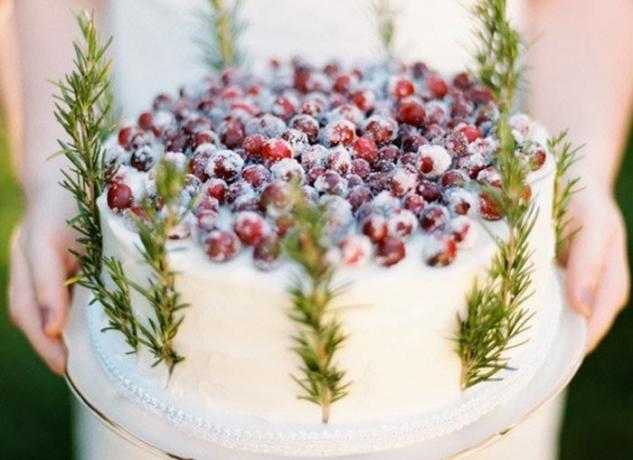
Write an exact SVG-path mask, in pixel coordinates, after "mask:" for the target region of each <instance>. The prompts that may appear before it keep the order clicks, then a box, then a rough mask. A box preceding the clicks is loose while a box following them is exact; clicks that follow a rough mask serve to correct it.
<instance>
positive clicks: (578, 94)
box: [529, 0, 633, 350]
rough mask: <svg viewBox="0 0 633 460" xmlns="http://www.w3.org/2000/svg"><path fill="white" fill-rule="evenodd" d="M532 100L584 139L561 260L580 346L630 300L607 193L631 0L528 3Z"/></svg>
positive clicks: (630, 40) (624, 129) (629, 71)
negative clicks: (583, 329)
mask: <svg viewBox="0 0 633 460" xmlns="http://www.w3.org/2000/svg"><path fill="white" fill-rule="evenodd" d="M529 7H530V19H531V28H532V33H533V35H535V36H537V37H538V38H537V39H536V41H535V43H534V44H533V45H532V46H531V49H530V58H531V62H530V66H531V68H532V71H531V73H530V78H529V80H530V98H531V100H530V103H531V112H532V114H533V115H534V117H535V118H536V119H538V120H540V121H542V122H543V123H544V124H545V126H546V127H547V128H548V129H549V130H550V131H551V132H552V133H556V132H558V131H561V130H563V129H567V128H569V135H570V138H571V139H572V140H573V142H575V143H576V144H583V143H584V144H586V145H585V147H584V148H583V150H582V151H581V155H582V157H583V158H582V160H581V161H580V162H578V163H577V165H576V167H575V168H574V171H573V174H574V175H577V176H580V177H581V180H582V186H583V187H584V190H582V191H581V192H580V193H578V194H577V195H576V196H575V197H574V199H573V201H572V205H571V213H572V217H573V219H574V222H573V225H575V226H581V227H582V230H581V231H580V233H578V234H577V235H576V237H575V238H574V239H573V240H572V242H571V244H570V247H569V251H568V257H567V269H568V270H567V283H568V284H567V287H568V294H569V298H570V301H571V302H572V305H573V306H574V307H575V308H577V309H578V310H579V311H580V312H582V313H583V314H585V315H586V316H587V317H588V319H589V343H588V349H589V350H592V349H594V348H595V346H596V345H597V344H598V343H599V341H600V340H601V339H602V338H603V337H604V335H605V334H606V332H607V331H608V330H609V328H610V327H611V324H612V323H613V321H614V320H615V317H616V316H617V314H618V312H619V311H620V310H621V308H622V307H623V306H624V305H625V303H626V301H627V299H628V296H629V268H628V260H627V247H626V231H625V227H624V221H623V219H622V215H621V213H620V210H619V209H618V206H617V204H616V203H615V199H614V196H613V183H614V179H615V177H616V176H617V172H618V167H619V165H620V159H621V156H622V153H623V150H624V148H625V142H626V139H627V135H628V133H629V128H630V122H631V117H630V116H631V109H632V107H633V2H631V0H610V1H608V2H600V3H599V4H598V2H595V1H594V0H573V1H572V0H531V2H530V4H529Z"/></svg>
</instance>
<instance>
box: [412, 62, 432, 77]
mask: <svg viewBox="0 0 633 460" xmlns="http://www.w3.org/2000/svg"><path fill="white" fill-rule="evenodd" d="M411 70H412V71H413V76H414V77H415V78H422V77H424V75H425V74H426V73H427V72H428V70H429V68H428V67H427V66H426V64H425V63H424V62H414V63H413V65H412V66H411Z"/></svg>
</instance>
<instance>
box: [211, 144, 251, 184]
mask: <svg viewBox="0 0 633 460" xmlns="http://www.w3.org/2000/svg"><path fill="white" fill-rule="evenodd" d="M243 167H244V160H242V158H240V156H239V155H238V154H237V153H235V152H233V151H232V150H217V151H215V152H213V153H212V154H211V156H210V157H209V163H208V165H207V174H208V175H209V176H211V177H218V178H220V179H224V180H225V181H229V182H230V181H232V180H234V179H236V178H237V177H238V176H239V175H240V173H241V172H242V168H243Z"/></svg>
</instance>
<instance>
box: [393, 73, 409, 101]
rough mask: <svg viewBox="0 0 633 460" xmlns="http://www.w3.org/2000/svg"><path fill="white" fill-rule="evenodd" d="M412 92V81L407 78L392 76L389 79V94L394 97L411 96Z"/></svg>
mask: <svg viewBox="0 0 633 460" xmlns="http://www.w3.org/2000/svg"><path fill="white" fill-rule="evenodd" d="M414 92H415V87H414V86H413V82H412V81H411V80H409V79H407V78H402V77H394V78H392V79H391V80H390V81H389V94H390V95H391V96H393V97H395V98H396V99H402V98H405V97H407V96H411V95H412V94H413V93H414Z"/></svg>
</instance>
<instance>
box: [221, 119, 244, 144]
mask: <svg viewBox="0 0 633 460" xmlns="http://www.w3.org/2000/svg"><path fill="white" fill-rule="evenodd" d="M219 133H220V140H221V141H222V143H223V144H224V145H225V146H226V147H228V148H230V149H234V148H236V147H240V146H241V145H242V142H244V126H243V125H242V122H241V121H240V120H238V119H232V120H227V121H225V122H224V123H222V124H221V125H220V128H219Z"/></svg>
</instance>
